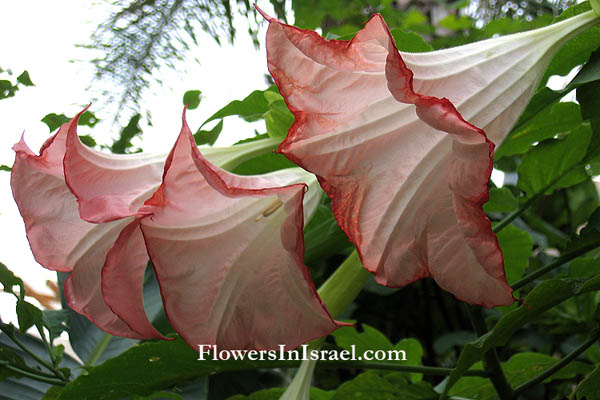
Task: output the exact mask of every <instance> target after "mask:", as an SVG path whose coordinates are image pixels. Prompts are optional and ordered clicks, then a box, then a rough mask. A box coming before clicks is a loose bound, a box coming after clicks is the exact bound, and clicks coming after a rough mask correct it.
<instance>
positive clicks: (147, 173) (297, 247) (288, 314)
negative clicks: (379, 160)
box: [11, 118, 337, 348]
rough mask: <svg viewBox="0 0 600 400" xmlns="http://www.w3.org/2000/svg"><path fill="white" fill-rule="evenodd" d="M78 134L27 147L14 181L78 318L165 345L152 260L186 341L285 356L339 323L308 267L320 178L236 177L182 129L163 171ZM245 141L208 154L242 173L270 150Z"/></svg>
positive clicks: (295, 173) (63, 133)
mask: <svg viewBox="0 0 600 400" xmlns="http://www.w3.org/2000/svg"><path fill="white" fill-rule="evenodd" d="M76 124H77V118H75V119H74V120H73V121H71V122H70V123H68V124H66V125H65V126H63V127H62V128H61V129H60V130H59V132H58V133H57V134H56V135H55V136H53V137H52V138H51V139H50V140H49V141H48V142H47V143H46V145H44V147H43V148H42V151H41V154H40V156H36V155H35V154H33V153H32V152H31V151H30V150H29V149H28V148H27V147H26V145H25V144H24V142H23V141H21V142H19V143H18V144H17V145H16V146H15V151H16V152H17V157H16V162H15V167H14V168H13V176H12V180H11V183H12V187H13V192H14V195H15V200H16V201H17V204H18V205H19V209H20V211H21V214H22V215H23V217H24V220H25V223H26V227H27V234H28V238H29V241H30V244H31V248H32V250H33V252H34V255H35V256H36V259H37V260H38V262H40V263H41V264H42V265H44V266H46V267H47V268H50V269H56V270H60V271H65V272H71V274H70V275H69V278H68V280H67V282H66V283H65V295H66V297H67V300H68V302H69V305H70V306H71V307H72V308H73V309H75V310H76V311H78V312H80V313H82V314H83V315H85V316H86V317H88V318H89V319H90V320H92V321H93V322H94V323H95V324H96V325H98V326H99V327H100V328H101V329H103V330H105V331H107V332H109V333H112V334H115V335H119V336H126V337H132V338H163V336H162V335H161V334H160V333H159V332H158V331H156V329H154V327H153V326H152V324H151V323H150V322H149V320H148V318H147V316H146V314H145V312H144V307H143V299H142V282H143V275H144V271H145V268H146V264H147V260H148V255H149V254H150V256H151V258H152V260H153V264H154V267H155V271H156V274H157V277H158V280H159V284H160V286H161V294H162V296H163V303H164V306H165V310H166V312H167V315H168V318H169V319H170V321H171V323H172V325H173V326H174V327H175V329H176V330H177V331H178V333H180V334H181V336H182V337H184V338H185V339H186V340H188V343H190V345H193V346H196V345H197V344H198V343H206V344H211V343H215V344H218V345H219V346H220V347H223V348H246V347H258V348H276V347H277V345H278V344H280V343H281V344H288V345H298V344H300V343H302V342H305V341H307V340H310V339H312V338H314V337H317V336H323V335H325V334H327V333H329V332H330V331H331V330H333V329H335V328H336V327H337V323H336V322H334V321H333V320H332V318H331V316H330V315H329V313H328V312H327V310H326V309H325V307H324V305H323V304H322V303H321V301H320V299H319V297H318V295H317V294H316V291H315V289H314V286H313V285H312V282H311V280H310V276H309V274H308V271H307V269H306V267H305V266H304V265H303V264H302V259H303V250H304V249H303V238H302V227H303V223H304V221H303V208H302V204H303V202H302V200H303V198H305V201H304V204H305V207H306V208H305V210H306V215H307V216H308V215H310V214H311V213H312V212H313V211H314V209H315V208H316V204H317V203H318V198H319V193H318V186H316V184H315V183H310V181H312V182H316V181H315V179H314V177H313V176H312V175H310V174H308V173H306V172H304V171H302V170H301V169H290V170H285V171H281V172H277V173H273V174H268V175H264V176H260V177H239V176H235V175H231V174H229V173H227V172H225V171H223V170H221V169H219V168H218V167H216V166H214V165H213V164H211V163H210V162H209V161H208V160H207V159H206V158H204V157H203V156H202V155H201V154H200V153H199V151H198V149H197V148H196V146H195V145H194V142H193V137H192V135H191V132H190V131H189V129H188V128H187V125H185V123H184V128H183V129H182V131H181V134H180V137H179V139H178V141H177V144H176V146H175V147H174V149H173V150H172V151H171V153H170V155H169V157H168V158H167V159H166V163H165V157H164V156H147V155H142V156H141V157H140V156H139V155H130V156H114V155H107V154H103V153H99V152H97V151H94V150H92V149H90V148H87V147H85V146H84V145H83V144H82V143H81V142H80V141H79V139H78V136H77V132H76ZM269 144H270V145H272V143H269ZM249 145H250V147H247V146H246V145H242V147H239V148H238V149H235V147H237V146H234V149H233V152H234V154H233V155H232V154H231V151H230V155H229V156H227V155H226V151H224V150H222V149H206V150H208V151H207V154H211V155H210V157H212V158H213V159H214V160H217V162H219V163H220V164H221V165H225V164H227V165H228V166H232V164H234V162H235V160H236V159H244V158H245V155H247V154H248V153H252V152H255V151H257V149H260V148H264V147H265V146H264V144H256V143H254V144H252V143H249ZM236 150H237V151H236ZM306 180H308V181H309V185H310V186H313V188H312V190H309V191H308V193H307V195H306V196H304V191H305V187H306V186H305V185H304V184H302V183H299V182H302V181H306ZM67 183H68V185H67ZM315 189H316V190H315ZM78 208H79V212H78ZM142 232H143V234H142ZM103 267H104V268H103ZM101 276H102V278H101ZM101 282H102V283H101ZM103 292H104V293H103ZM269 302H270V303H269ZM269 304H271V305H270V306H269ZM199 319H200V320H202V321H200V320H199ZM297 324H301V325H302V327H301V328H299V327H298V325H297ZM289 327H293V329H290V328H289Z"/></svg>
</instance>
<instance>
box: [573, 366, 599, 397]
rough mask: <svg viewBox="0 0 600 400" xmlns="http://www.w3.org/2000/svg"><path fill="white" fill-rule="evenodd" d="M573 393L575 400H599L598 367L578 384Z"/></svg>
mask: <svg viewBox="0 0 600 400" xmlns="http://www.w3.org/2000/svg"><path fill="white" fill-rule="evenodd" d="M575 393H576V394H577V400H583V399H587V400H600V365H598V366H596V368H595V369H594V370H593V371H592V372H591V373H590V374H589V375H588V376H586V377H585V379H584V380H582V381H581V382H580V383H579V385H578V386H577V389H576V390H575Z"/></svg>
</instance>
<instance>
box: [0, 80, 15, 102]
mask: <svg viewBox="0 0 600 400" xmlns="http://www.w3.org/2000/svg"><path fill="white" fill-rule="evenodd" d="M17 90H19V88H18V87H17V86H13V84H12V83H11V82H10V81H7V80H4V79H1V80H0V100H2V99H7V98H9V97H13V96H14V95H15V92H16V91H17Z"/></svg>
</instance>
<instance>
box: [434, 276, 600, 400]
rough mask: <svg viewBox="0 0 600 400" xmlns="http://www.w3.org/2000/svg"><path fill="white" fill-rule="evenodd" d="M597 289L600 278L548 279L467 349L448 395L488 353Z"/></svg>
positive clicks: (451, 381) (451, 375)
mask: <svg viewBox="0 0 600 400" xmlns="http://www.w3.org/2000/svg"><path fill="white" fill-rule="evenodd" d="M594 290H600V275H595V276H593V277H591V278H589V279H548V280H545V281H543V282H541V283H540V284H538V285H537V286H536V287H535V288H534V289H533V290H532V291H531V292H530V293H529V294H528V295H527V297H526V299H525V302H524V304H522V305H520V306H519V307H517V308H516V309H515V310H513V311H511V312H509V313H507V314H505V315H504V316H503V317H502V318H501V319H500V320H499V321H498V322H497V323H496V325H495V326H494V328H493V329H492V330H491V331H489V332H488V333H487V334H485V335H483V336H481V337H479V338H478V339H477V340H476V341H474V342H471V343H468V344H466V345H465V346H464V347H463V349H462V351H461V353H460V356H459V358H458V362H457V364H456V368H455V369H454V371H453V372H452V373H451V374H450V376H449V377H448V382H447V384H446V387H445V389H444V393H446V394H447V393H448V390H450V388H451V387H452V386H453V385H454V384H455V383H456V382H457V380H458V379H459V378H460V377H462V375H463V374H464V373H465V371H467V370H468V369H469V368H470V367H471V366H472V365H473V364H474V363H475V362H477V361H479V360H481V359H482V357H483V354H484V353H485V352H487V351H488V350H490V349H492V348H494V347H499V346H504V345H505V344H506V343H507V342H508V340H509V339H510V338H511V336H512V335H513V334H514V333H515V332H516V331H517V330H518V329H520V328H521V327H522V326H523V325H525V324H527V323H530V322H532V321H533V320H535V318H537V317H539V316H540V315H541V314H543V313H544V312H545V311H547V310H549V309H550V308H552V307H554V306H556V305H557V304H560V303H562V302H563V301H565V300H566V299H568V298H571V297H573V296H577V295H579V294H583V293H587V292H590V291H594Z"/></svg>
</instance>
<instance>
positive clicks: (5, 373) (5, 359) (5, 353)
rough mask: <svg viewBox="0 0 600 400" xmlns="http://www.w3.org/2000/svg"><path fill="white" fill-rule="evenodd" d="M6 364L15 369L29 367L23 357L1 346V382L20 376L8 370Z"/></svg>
mask: <svg viewBox="0 0 600 400" xmlns="http://www.w3.org/2000/svg"><path fill="white" fill-rule="evenodd" d="M5 363H8V364H10V365H12V366H15V367H26V366H27V365H26V364H25V361H24V360H23V358H22V357H21V356H19V355H18V354H17V353H15V352H14V351H13V350H12V349H10V348H9V347H6V346H3V345H1V344H0V381H3V380H4V379H6V378H8V377H11V376H17V375H19V374H17V373H16V372H14V371H12V370H10V369H8V368H6V367H5V366H4V365H5Z"/></svg>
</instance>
